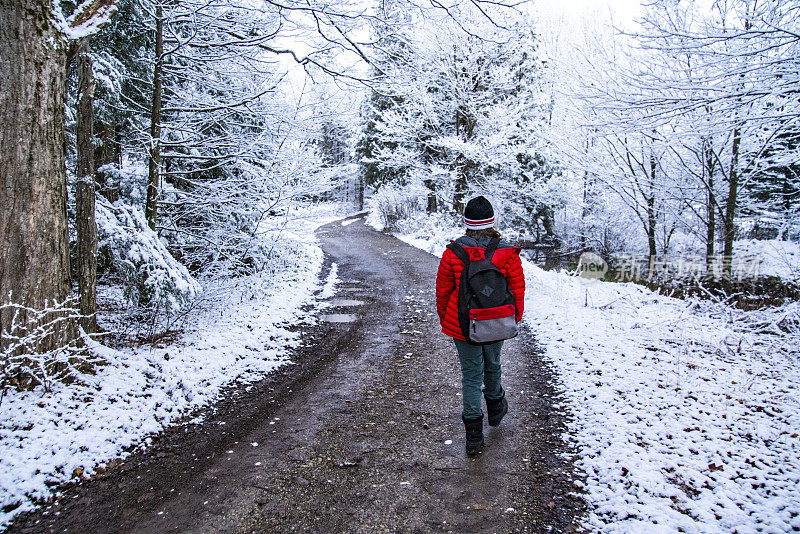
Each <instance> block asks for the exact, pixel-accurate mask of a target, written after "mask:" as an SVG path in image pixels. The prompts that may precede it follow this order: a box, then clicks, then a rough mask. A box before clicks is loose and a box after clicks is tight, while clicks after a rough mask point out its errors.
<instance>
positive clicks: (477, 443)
mask: <svg viewBox="0 0 800 534" xmlns="http://www.w3.org/2000/svg"><path fill="white" fill-rule="evenodd" d="M461 420H462V421H464V429H465V430H466V431H467V456H476V455H478V454H480V453H481V447H483V415H481V416H480V417H476V418H475V419H464V418H463V417H462V418H461Z"/></svg>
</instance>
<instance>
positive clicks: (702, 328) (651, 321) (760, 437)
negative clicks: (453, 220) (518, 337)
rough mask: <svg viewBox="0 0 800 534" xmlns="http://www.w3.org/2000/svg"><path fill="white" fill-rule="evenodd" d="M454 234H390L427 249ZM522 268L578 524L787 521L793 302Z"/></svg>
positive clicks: (794, 476)
mask: <svg viewBox="0 0 800 534" xmlns="http://www.w3.org/2000/svg"><path fill="white" fill-rule="evenodd" d="M423 226H425V225H423ZM457 235H459V230H458V229H457V228H453V227H452V226H450V227H441V228H439V229H438V230H437V229H431V228H425V229H424V230H421V231H413V232H406V233H405V234H403V235H398V237H400V238H401V239H403V240H404V241H406V242H408V243H410V244H412V245H415V246H418V247H420V248H422V249H423V250H427V251H429V252H433V253H434V254H437V255H439V254H441V252H442V251H443V250H444V247H445V245H446V244H447V243H448V242H449V240H450V239H452V238H454V237H456V236H457ZM524 267H525V272H526V278H527V294H526V308H525V320H526V321H527V322H528V323H529V324H530V325H531V327H532V329H533V331H534V332H535V334H536V336H537V338H538V340H539V341H540V342H541V343H542V345H543V346H544V348H545V350H546V355H547V357H548V359H549V360H550V361H551V362H552V364H553V366H554V368H555V369H556V370H557V373H558V381H559V382H560V387H561V388H562V390H563V394H564V395H563V397H564V401H563V407H564V409H566V410H569V411H570V412H571V413H572V415H573V420H572V422H571V423H570V427H569V431H568V435H567V436H565V439H567V440H568V441H570V442H571V443H572V444H573V445H574V446H575V448H576V450H577V452H578V456H579V460H578V462H577V465H578V467H579V468H580V469H581V470H582V471H583V472H584V473H585V477H586V478H585V487H584V488H583V489H584V490H585V498H586V499H587V501H588V503H589V505H590V513H589V514H588V516H587V517H586V519H585V526H586V527H587V528H589V529H590V530H593V531H599V532H626V533H640V532H691V533H696V532H700V533H702V532H737V533H739V534H744V533H747V532H788V531H793V530H794V531H797V530H800V439H798V438H799V436H798V433H800V391H798V388H800V356H799V355H798V351H800V304H798V303H793V304H790V305H788V306H785V307H783V308H781V309H773V310H765V311H754V312H743V311H740V310H735V309H732V308H729V307H724V306H721V305H718V304H715V303H713V302H709V301H683V300H678V299H672V298H669V297H663V296H660V295H657V294H655V293H653V292H651V291H649V290H647V289H646V288H643V287H641V286H637V285H635V284H621V283H610V282H591V283H586V282H587V281H586V280H584V279H581V278H576V277H574V276H570V275H568V274H566V273H563V272H547V271H543V270H542V269H540V268H538V267H536V266H534V265H533V264H531V263H529V262H525V265H524ZM578 484H581V483H580V482H578ZM581 485H584V484H581Z"/></svg>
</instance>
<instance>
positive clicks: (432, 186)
mask: <svg viewBox="0 0 800 534" xmlns="http://www.w3.org/2000/svg"><path fill="white" fill-rule="evenodd" d="M425 187H427V188H428V213H436V211H437V210H438V209H439V206H438V202H437V200H436V183H435V182H434V181H433V180H425Z"/></svg>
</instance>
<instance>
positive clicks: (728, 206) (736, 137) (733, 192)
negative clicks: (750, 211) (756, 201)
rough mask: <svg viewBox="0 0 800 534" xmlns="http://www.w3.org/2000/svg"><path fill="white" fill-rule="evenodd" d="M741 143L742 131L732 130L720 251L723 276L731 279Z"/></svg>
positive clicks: (738, 129) (737, 128)
mask: <svg viewBox="0 0 800 534" xmlns="http://www.w3.org/2000/svg"><path fill="white" fill-rule="evenodd" d="M741 142H742V131H741V129H740V128H739V127H738V126H737V127H736V128H735V129H734V130H733V144H732V146H731V169H730V173H729V179H728V198H727V199H726V201H725V220H724V221H723V226H724V234H725V235H724V236H723V237H724V242H723V249H722V256H723V257H722V269H723V273H722V274H723V276H724V277H726V278H727V279H728V280H730V279H731V274H732V267H733V240H734V239H735V238H736V225H735V224H734V219H735V217H736V201H737V199H736V197H737V195H738V191H739V145H740V144H741Z"/></svg>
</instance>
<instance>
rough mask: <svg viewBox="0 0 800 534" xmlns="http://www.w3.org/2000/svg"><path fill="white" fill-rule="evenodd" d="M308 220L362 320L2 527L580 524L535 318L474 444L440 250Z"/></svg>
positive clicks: (489, 528)
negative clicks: (443, 308) (480, 446)
mask: <svg viewBox="0 0 800 534" xmlns="http://www.w3.org/2000/svg"><path fill="white" fill-rule="evenodd" d="M319 236H320V238H321V239H322V242H323V248H324V250H325V252H326V254H327V255H328V261H329V262H331V261H332V262H336V263H337V265H338V268H339V277H340V279H342V283H341V284H340V286H339V288H338V292H337V295H336V299H339V300H337V301H336V302H337V303H338V304H339V305H340V308H341V309H334V310H329V311H326V313H341V314H352V315H353V317H352V318H354V319H355V321H353V322H326V323H322V324H320V325H319V326H316V327H313V328H309V329H307V330H306V331H304V332H303V336H304V338H305V345H304V348H303V349H302V350H301V352H300V354H297V355H296V356H295V358H294V361H296V362H297V363H296V364H295V365H289V366H285V367H284V368H283V369H281V370H279V371H278V372H277V373H275V374H274V375H272V376H270V377H269V378H267V379H265V380H263V381H262V382H260V383H258V384H254V385H252V386H251V387H249V388H241V390H240V391H231V392H230V395H228V396H227V397H226V399H225V400H223V401H222V402H220V403H218V405H216V406H214V407H213V410H211V411H210V413H209V415H208V416H207V417H206V420H205V422H204V423H202V424H200V425H186V426H182V427H178V428H175V429H171V430H169V431H168V432H165V433H164V434H163V435H162V436H159V438H158V439H157V440H156V441H155V444H154V445H153V447H151V448H150V449H148V451H147V452H146V453H137V454H134V455H132V456H131V457H129V458H128V459H127V460H126V461H125V462H124V463H123V464H122V465H121V466H120V467H118V468H116V469H113V470H111V471H110V472H108V473H107V474H106V475H105V476H103V477H102V478H98V479H95V480H92V481H90V482H86V483H82V484H80V485H77V486H73V487H71V488H67V489H66V490H65V491H64V496H63V497H62V498H60V499H59V500H58V501H57V502H56V503H55V504H54V505H53V506H50V507H49V508H47V509H46V510H44V511H43V512H39V513H36V514H29V515H26V516H23V517H21V518H20V519H19V520H18V521H17V522H16V523H15V524H14V525H13V526H12V528H11V529H10V531H12V532H65V531H67V532H77V533H80V534H84V533H87V532H254V533H261V532H294V531H298V532H320V533H328V532H500V533H503V532H572V531H574V530H576V528H577V527H576V526H575V525H576V523H577V521H576V515H578V514H580V513H581V511H582V509H583V504H582V502H581V501H580V499H578V498H576V497H574V496H571V494H572V492H574V491H575V487H574V486H573V484H572V479H573V478H574V477H575V475H574V474H573V473H572V467H571V465H570V464H569V462H568V460H565V459H564V456H563V454H562V453H564V452H566V451H565V449H564V445H563V444H562V443H561V441H560V440H559V439H558V436H559V435H560V433H561V432H562V431H563V428H564V424H565V417H566V416H565V415H564V414H558V413H556V412H555V411H554V410H553V409H552V403H553V400H554V397H555V395H556V392H555V391H554V389H553V386H552V384H551V380H552V376H551V373H550V370H549V369H548V367H547V366H546V365H545V364H544V363H543V361H542V359H541V357H540V354H539V351H538V349H537V346H536V343H535V340H534V339H533V336H532V335H531V333H530V332H527V331H526V332H523V333H522V335H520V336H519V337H518V338H517V339H514V340H511V341H509V342H507V345H506V347H505V348H504V352H503V357H504V362H503V371H504V380H503V382H504V387H505V389H506V391H507V395H508V399H509V404H510V412H509V414H508V416H506V418H505V419H504V421H503V424H502V425H501V426H500V427H498V428H496V429H490V430H488V432H486V442H487V447H486V449H485V451H484V453H483V454H482V455H481V456H479V457H477V458H475V459H468V458H466V457H465V455H464V432H463V427H462V424H461V420H460V413H461V397H460V396H459V394H460V389H461V388H460V373H459V368H458V361H457V357H456V354H455V348H454V347H453V345H452V342H451V341H450V340H449V338H446V337H444V336H443V335H442V334H440V332H439V327H438V321H437V319H436V314H435V311H434V310H435V308H434V305H433V286H434V278H435V273H436V267H437V264H438V259H437V258H434V257H433V256H431V255H429V254H426V253H424V252H422V251H420V250H418V249H415V248H412V247H410V246H408V245H406V244H404V243H402V242H401V241H398V240H397V239H394V238H391V237H388V236H385V235H382V234H380V233H377V232H374V231H372V230H370V229H369V228H367V227H366V226H365V225H364V224H363V221H361V220H357V221H355V222H348V223H347V224H345V225H342V224H341V223H333V224H331V225H328V226H325V227H323V228H322V229H321V230H320V231H319ZM352 301H359V302H361V303H363V304H360V305H359V304H357V303H355V302H352ZM346 318H347V317H338V316H336V317H333V319H346ZM487 428H488V426H487ZM450 440H452V443H450Z"/></svg>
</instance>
